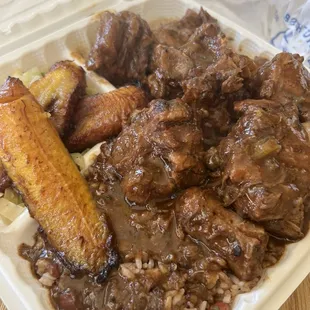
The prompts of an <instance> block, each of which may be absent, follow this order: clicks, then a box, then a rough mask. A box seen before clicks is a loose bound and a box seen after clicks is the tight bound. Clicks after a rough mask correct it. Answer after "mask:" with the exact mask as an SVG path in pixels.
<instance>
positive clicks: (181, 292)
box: [172, 288, 185, 306]
mask: <svg viewBox="0 0 310 310" xmlns="http://www.w3.org/2000/svg"><path fill="white" fill-rule="evenodd" d="M184 293H185V290H184V288H182V289H180V290H179V292H178V293H177V294H176V295H175V296H174V297H173V299H172V305H173V306H175V305H176V304H178V303H179V302H180V301H181V300H182V298H183V295H184Z"/></svg>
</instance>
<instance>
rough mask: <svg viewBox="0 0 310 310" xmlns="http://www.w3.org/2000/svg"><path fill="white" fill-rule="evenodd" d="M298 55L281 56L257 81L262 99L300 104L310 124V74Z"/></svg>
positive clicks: (262, 69) (261, 71)
mask: <svg viewBox="0 0 310 310" xmlns="http://www.w3.org/2000/svg"><path fill="white" fill-rule="evenodd" d="M303 60H304V59H303V57H301V56H299V55H298V54H294V55H293V54H290V53H280V54H277V55H276V56H275V57H274V58H273V59H272V60H271V61H268V62H265V63H264V65H263V66H261V67H260V68H259V70H258V72H257V75H256V76H255V79H254V81H253V88H254V89H255V90H256V96H257V97H259V98H264V99H270V100H275V101H277V102H281V103H282V104H284V105H286V106H287V108H288V109H289V108H290V106H291V105H293V104H297V106H298V108H299V110H300V118H301V120H302V121H310V73H309V71H308V70H307V69H306V68H305V67H304V66H303V64H302V63H303Z"/></svg>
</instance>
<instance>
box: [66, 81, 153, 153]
mask: <svg viewBox="0 0 310 310" xmlns="http://www.w3.org/2000/svg"><path fill="white" fill-rule="evenodd" d="M147 102H148V100H147V97H146V95H145V93H144V92H143V90H142V89H141V88H138V87H135V86H127V87H121V88H119V89H116V90H114V91H111V92H108V93H105V94H99V95H94V96H88V97H85V98H84V99H83V100H81V101H80V102H79V104H78V107H77V111H76V114H75V116H74V124H75V129H74V130H73V132H72V134H71V135H70V136H69V138H68V139H67V140H66V146H67V148H68V149H69V151H70V152H76V151H82V150H85V149H86V148H88V147H92V146H94V145H95V144H96V143H99V142H102V141H103V140H104V139H106V138H109V137H111V136H115V135H117V134H119V133H120V131H121V130H122V127H123V124H124V122H126V121H127V119H128V118H129V116H130V115H131V113H132V112H133V111H134V110H135V109H137V108H142V107H144V106H145V105H146V104H147Z"/></svg>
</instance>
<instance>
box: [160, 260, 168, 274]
mask: <svg viewBox="0 0 310 310" xmlns="http://www.w3.org/2000/svg"><path fill="white" fill-rule="evenodd" d="M158 267H159V270H160V271H161V273H163V274H166V273H168V271H169V270H168V268H167V267H166V266H165V264H163V263H162V262H158Z"/></svg>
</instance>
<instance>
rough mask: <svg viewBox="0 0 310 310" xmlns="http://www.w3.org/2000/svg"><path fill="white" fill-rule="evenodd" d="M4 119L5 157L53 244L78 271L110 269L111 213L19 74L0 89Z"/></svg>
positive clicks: (0, 151) (0, 125)
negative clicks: (103, 209) (101, 210)
mask: <svg viewBox="0 0 310 310" xmlns="http://www.w3.org/2000/svg"><path fill="white" fill-rule="evenodd" d="M0 118H1V122H0V160H1V161H2V164H3V165H4V167H5V169H6V171H7V173H8V175H9V177H10V178H11V180H12V181H13V182H14V185H15V186H16V188H17V189H18V190H19V191H20V192H21V194H22V196H23V199H24V202H25V203H26V204H27V206H28V209H29V211H30V214H31V215H32V216H33V217H34V218H35V219H36V220H37V221H38V223H39V224H40V225H41V227H42V228H43V230H44V232H45V233H46V235H47V238H48V240H49V242H50V243H51V245H52V246H53V247H54V248H55V249H56V250H57V251H58V252H60V253H61V255H64V258H65V260H66V261H67V262H68V263H69V265H70V266H71V267H72V268H73V270H74V269H75V268H79V269H84V270H86V271H90V272H93V273H98V272H100V271H103V272H105V269H104V268H107V267H109V264H112V263H113V260H114V258H115V256H113V254H114V252H113V249H112V245H111V240H112V239H111V234H110V231H109V229H108V225H107V221H106V218H105V216H104V215H103V216H102V217H99V214H98V213H97V211H96V204H95V201H94V200H93V198H92V196H91V194H90V192H89V189H88V187H87V184H86V182H85V180H84V179H83V178H82V177H81V175H80V173H79V171H78V169H77V167H76V166H75V165H74V163H73V161H72V160H71V157H70V155H69V153H68V151H67V150H66V148H65V147H64V145H63V144H62V142H61V140H60V138H59V136H58V134H57V132H56V130H55V128H54V126H53V125H52V123H51V122H50V120H49V119H48V116H47V114H46V113H45V112H44V111H43V109H42V107H41V106H40V105H39V104H38V103H37V102H36V100H35V98H34V97H33V96H32V95H31V93H30V92H29V91H28V90H27V88H25V87H24V86H23V84H22V82H21V81H19V80H18V79H15V78H9V79H8V80H7V81H6V83H5V85H4V86H3V87H2V89H0ZM111 262H112V263H111Z"/></svg>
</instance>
